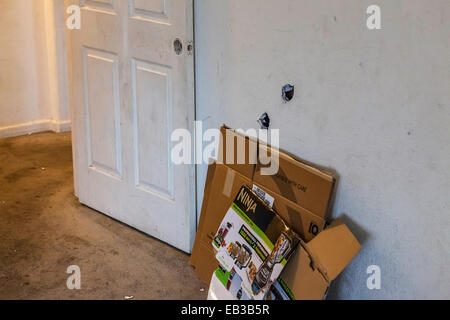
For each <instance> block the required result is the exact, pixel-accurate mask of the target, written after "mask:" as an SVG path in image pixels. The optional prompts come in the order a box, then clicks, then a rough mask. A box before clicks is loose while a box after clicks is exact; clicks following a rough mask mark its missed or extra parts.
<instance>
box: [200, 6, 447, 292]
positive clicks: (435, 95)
mask: <svg viewBox="0 0 450 320" xmlns="http://www.w3.org/2000/svg"><path fill="white" fill-rule="evenodd" d="M374 3H376V4H378V5H380V6H381V8H382V28H383V29H382V30H378V31H369V30H368V29H367V28H366V22H365V21H366V17H367V15H366V13H365V12H366V8H367V7H368V6H369V5H371V4H374ZM195 9H196V14H195V15H196V59H197V67H196V68H197V70H196V72H197V75H196V77H197V119H198V120H204V126H205V129H206V128H217V127H219V126H220V125H221V124H222V123H227V124H228V125H230V126H232V127H235V128H252V127H256V119H257V118H258V116H259V115H260V114H261V113H262V112H264V111H267V112H269V114H270V115H271V117H272V123H273V128H280V129H281V147H282V148H283V149H286V150H288V151H290V152H292V153H294V154H296V155H297V156H299V157H302V158H304V159H306V160H308V161H312V162H315V163H317V164H319V165H323V166H327V167H329V168H332V169H334V170H336V171H337V172H338V173H339V175H340V181H339V185H338V190H337V196H336V202H335V206H334V209H333V217H337V216H341V215H343V217H344V219H345V220H346V221H347V223H349V225H350V226H351V228H352V230H353V231H354V232H355V233H356V235H357V237H358V238H359V240H360V241H361V242H362V243H363V245H364V249H363V251H362V252H361V254H360V255H359V256H358V257H357V258H356V259H355V260H354V261H353V262H352V264H351V265H350V266H349V267H348V268H347V269H346V271H345V272H344V274H343V275H342V276H341V277H340V278H339V279H338V280H337V281H336V282H335V283H334V285H333V287H332V289H331V292H330V298H351V299H354V298H364V299H380V298H387V299H392V298H447V299H448V298H450V275H449V273H448V272H447V271H446V270H447V266H448V265H449V264H450V250H449V249H448V246H449V244H450V236H449V234H450V233H449V226H450V215H449V209H450V197H449V195H450V170H449V163H450V161H449V159H450V125H449V124H450V65H449V64H450V60H449V59H450V58H449V57H450V2H449V1H447V0H433V1H423V0H407V1H406V0H397V1H389V0H376V1H365V0H364V1H360V0H345V1H327V0H314V1H312V0H311V1H306V0H304V1H300V0H296V1H293V0H292V1H290V0H266V1H259V0H246V1H238V0H227V1H209V0H197V1H196V7H195ZM286 83H292V84H294V85H295V86H296V97H295V99H294V101H293V102H291V103H288V104H284V103H282V101H281V97H280V96H281V87H282V85H284V84H286ZM205 169H206V168H205V166H203V167H201V168H200V170H199V175H198V180H199V190H198V192H199V200H201V198H202V194H203V183H204V179H205V172H206V171H205ZM199 204H200V202H199ZM373 264H375V265H379V266H380V267H381V271H382V283H381V285H382V287H381V290H368V289H367V286H366V279H367V277H368V275H367V274H366V268H367V267H368V266H369V265H373Z"/></svg>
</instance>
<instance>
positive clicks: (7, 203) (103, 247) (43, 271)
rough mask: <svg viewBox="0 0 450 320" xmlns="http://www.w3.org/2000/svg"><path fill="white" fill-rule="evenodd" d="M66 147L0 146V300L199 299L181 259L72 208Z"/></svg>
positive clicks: (61, 139) (33, 142)
mask: <svg viewBox="0 0 450 320" xmlns="http://www.w3.org/2000/svg"><path fill="white" fill-rule="evenodd" d="M71 148H72V147H71V135H70V133H65V134H55V133H42V134H36V135H29V136H23V137H17V138H9V139H2V140H0V257H1V259H0V299H82V300H84V299H118V300H122V299H124V298H125V297H133V298H134V299H194V300H196V299H205V298H206V295H207V288H206V287H205V286H204V285H203V284H202V283H201V281H200V280H198V279H197V277H196V276H195V274H194V271H193V270H192V267H190V266H189V264H188V258H189V257H188V256H187V255H186V254H184V253H182V252H180V251H178V250H176V249H174V248H172V247H170V246H167V245H166V244H164V243H161V242H160V241H158V240H155V239H153V238H151V237H149V236H147V235H144V234H142V233H140V232H138V231H136V230H134V229H132V228H129V227H127V226H125V225H123V224H121V223H120V222H117V221H115V220H113V219H110V218H108V217H106V216H104V215H102V214H100V213H98V212H96V211H94V210H91V209H89V208H87V207H84V206H82V205H80V204H79V202H78V200H77V199H76V198H75V196H74V195H73V172H72V151H71ZM71 265H77V266H79V267H80V268H81V290H73V291H72V290H68V289H67V287H66V281H67V278H68V277H69V275H68V274H66V270H67V268H68V267H69V266H71ZM187 283H188V284H189V285H186V284H187ZM203 289H204V290H203Z"/></svg>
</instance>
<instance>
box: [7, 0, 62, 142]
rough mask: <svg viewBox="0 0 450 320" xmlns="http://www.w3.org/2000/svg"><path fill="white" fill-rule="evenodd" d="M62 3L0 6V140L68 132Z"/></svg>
mask: <svg viewBox="0 0 450 320" xmlns="http://www.w3.org/2000/svg"><path fill="white" fill-rule="evenodd" d="M63 5H64V3H63V1H54V0H44V1H33V0H2V1H0V12H1V18H0V43H1V46H2V50H0V137H8V136H16V135H22V134H27V133H32V132H39V131H46V130H53V131H57V132H60V131H67V130H70V112H69V103H68V93H67V90H68V88H67V79H68V78H67V60H66V59H67V58H66V57H67V56H66V53H65V52H66V51H65V26H64V19H65V17H64V9H63Z"/></svg>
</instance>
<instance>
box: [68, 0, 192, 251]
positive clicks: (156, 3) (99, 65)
mask: <svg viewBox="0 0 450 320" xmlns="http://www.w3.org/2000/svg"><path fill="white" fill-rule="evenodd" d="M72 3H73V4H78V5H80V6H81V9H82V10H81V30H73V31H71V35H70V37H71V46H72V61H73V65H72V102H73V109H74V110H73V118H74V160H75V161H74V162H75V163H74V168H75V180H76V191H77V195H78V197H79V200H80V202H81V203H83V204H85V205H87V206H89V207H91V208H93V209H96V210H98V211H100V212H102V213H105V214H107V215H109V216H111V217H113V218H115V219H117V220H120V221H122V222H124V223H126V224H128V225H130V226H132V227H135V228H136V229H139V230H141V231H143V232H145V233H147V234H149V235H151V236H154V237H156V238H158V239H160V240H162V241H164V242H167V243H169V244H171V245H173V246H175V247H177V248H179V249H181V250H183V251H185V252H190V251H191V247H192V243H193V239H194V235H195V228H196V217H195V216H196V215H195V179H194V169H193V167H192V166H175V165H173V164H172V162H171V159H170V153H171V142H170V135H171V133H172V130H173V129H176V128H186V129H189V130H190V131H191V132H192V127H191V126H192V124H193V120H194V89H193V83H194V82H193V81H194V80H193V78H194V76H193V73H194V71H193V70H194V69H193V55H192V53H191V52H190V51H189V50H188V44H189V43H190V41H192V39H193V9H192V0H81V1H72ZM176 39H179V40H180V43H181V44H182V47H183V48H182V50H181V52H176V51H175V47H176V46H175V45H174V42H175V40H176Z"/></svg>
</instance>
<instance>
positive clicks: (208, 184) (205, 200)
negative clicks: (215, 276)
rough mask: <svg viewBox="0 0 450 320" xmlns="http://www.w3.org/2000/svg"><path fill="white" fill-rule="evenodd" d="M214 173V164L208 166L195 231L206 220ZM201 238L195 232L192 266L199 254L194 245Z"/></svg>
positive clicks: (190, 261) (197, 248)
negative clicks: (198, 219)
mask: <svg viewBox="0 0 450 320" xmlns="http://www.w3.org/2000/svg"><path fill="white" fill-rule="evenodd" d="M215 172H216V163H211V164H210V165H209V166H208V172H207V174H206V181H205V189H204V196H203V203H202V210H201V213H200V221H199V223H198V227H197V230H201V229H202V228H203V226H204V224H205V218H206V214H205V211H206V209H207V208H208V200H209V198H210V197H209V194H210V190H211V185H212V181H213V177H214V173H215ZM200 236H201V234H200V233H199V232H197V234H196V236H195V242H194V248H193V250H192V255H191V259H190V260H189V263H190V264H191V265H192V266H195V265H197V258H198V257H199V254H197V252H196V251H197V250H199V246H197V245H195V244H197V243H199V242H200V241H199V240H200V239H199V237H200Z"/></svg>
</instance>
